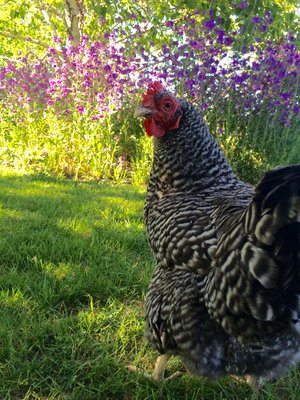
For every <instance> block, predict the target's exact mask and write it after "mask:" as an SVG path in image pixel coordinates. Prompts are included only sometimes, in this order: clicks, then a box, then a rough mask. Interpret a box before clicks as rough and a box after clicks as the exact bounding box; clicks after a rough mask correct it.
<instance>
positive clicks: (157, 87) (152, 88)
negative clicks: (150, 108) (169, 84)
mask: <svg viewBox="0 0 300 400" xmlns="http://www.w3.org/2000/svg"><path fill="white" fill-rule="evenodd" d="M161 91H165V88H164V87H163V85H162V84H161V83H160V82H158V81H155V82H153V83H151V84H150V85H149V87H148V90H147V93H146V94H144V95H143V105H146V104H148V103H149V101H150V102H151V101H152V102H153V96H154V95H155V94H156V93H158V92H161Z"/></svg>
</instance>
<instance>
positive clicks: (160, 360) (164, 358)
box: [128, 354, 182, 382]
mask: <svg viewBox="0 0 300 400" xmlns="http://www.w3.org/2000/svg"><path fill="white" fill-rule="evenodd" d="M170 357H171V355H170V354H161V355H160V356H158V357H157V359H156V362H155V368H154V371H153V373H152V374H148V373H147V372H144V373H143V375H144V376H145V377H146V378H148V379H153V380H154V381H155V382H160V381H170V380H172V379H175V378H177V377H178V376H181V375H182V372H180V371H177V372H174V373H173V374H172V375H170V376H168V377H167V378H164V372H165V369H166V366H167V363H168V361H169V359H170ZM128 369H129V371H132V372H136V371H137V368H136V367H135V366H134V365H129V366H128Z"/></svg>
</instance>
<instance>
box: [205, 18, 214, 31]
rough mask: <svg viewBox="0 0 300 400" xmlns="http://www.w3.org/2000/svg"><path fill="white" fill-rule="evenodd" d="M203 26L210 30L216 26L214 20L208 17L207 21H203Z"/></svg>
mask: <svg viewBox="0 0 300 400" xmlns="http://www.w3.org/2000/svg"><path fill="white" fill-rule="evenodd" d="M203 26H204V28H205V29H207V30H210V31H211V30H213V29H214V27H215V26H216V23H215V21H214V20H213V19H210V20H209V21H205V22H204V23H203Z"/></svg>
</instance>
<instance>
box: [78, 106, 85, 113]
mask: <svg viewBox="0 0 300 400" xmlns="http://www.w3.org/2000/svg"><path fill="white" fill-rule="evenodd" d="M77 110H78V111H79V112H80V113H81V114H82V113H83V112H84V107H83V106H78V107H77Z"/></svg>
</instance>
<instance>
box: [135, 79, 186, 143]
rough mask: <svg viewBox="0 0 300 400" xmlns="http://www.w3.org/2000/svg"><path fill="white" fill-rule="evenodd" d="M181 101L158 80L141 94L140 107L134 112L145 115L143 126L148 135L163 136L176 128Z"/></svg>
mask: <svg viewBox="0 0 300 400" xmlns="http://www.w3.org/2000/svg"><path fill="white" fill-rule="evenodd" d="M181 114H182V112H181V103H180V101H179V100H178V99H176V97H175V96H174V95H173V94H171V93H170V92H168V91H167V90H166V89H165V88H164V87H163V85H162V84H161V83H160V82H154V83H152V84H151V85H150V86H149V88H148V90H147V93H146V94H144V96H143V101H142V105H141V107H139V108H138V109H137V111H136V113H135V115H136V116H138V117H145V120H144V126H145V129H146V132H147V135H149V136H155V137H157V138H161V137H163V136H164V135H165V134H166V133H167V132H168V131H171V130H174V129H177V128H178V127H179V122H180V118H181Z"/></svg>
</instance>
